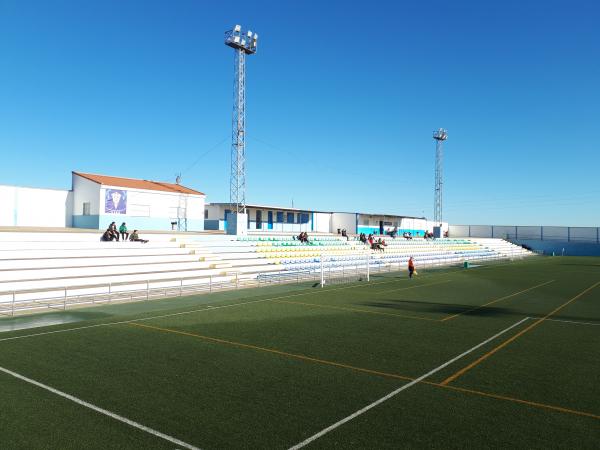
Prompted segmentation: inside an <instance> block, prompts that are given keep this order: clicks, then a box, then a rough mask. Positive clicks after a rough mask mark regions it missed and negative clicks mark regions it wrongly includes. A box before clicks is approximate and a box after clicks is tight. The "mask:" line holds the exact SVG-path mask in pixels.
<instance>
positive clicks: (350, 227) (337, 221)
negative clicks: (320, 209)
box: [331, 213, 357, 234]
mask: <svg viewBox="0 0 600 450" xmlns="http://www.w3.org/2000/svg"><path fill="white" fill-rule="evenodd" d="M356 220H357V214H356V213H333V214H332V215H331V232H332V233H337V230H338V229H340V230H343V229H346V232H347V233H348V234H356V230H357V228H356Z"/></svg>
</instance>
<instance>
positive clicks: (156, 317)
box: [0, 280, 398, 342]
mask: <svg viewBox="0 0 600 450" xmlns="http://www.w3.org/2000/svg"><path fill="white" fill-rule="evenodd" d="M394 281H398V280H391V281H381V282H379V283H371V284H370V286H373V285H377V284H387V283H392V282H394ZM352 288H356V286H343V287H338V288H329V289H325V290H324V291H321V290H319V291H313V290H309V291H306V292H299V293H296V294H289V295H282V296H279V297H269V298H263V299H260V300H252V301H249V302H239V303H232V304H230V305H222V306H212V305H210V304H207V305H206V307H205V308H201V309H194V310H191V311H182V312H178V313H169V314H161V315H158V316H151V317H142V318H137V319H130V320H121V321H118V322H107V323H99V324H96V325H85V326H83V327H73V328H66V329H63V330H55V331H44V332H42V333H33V334H24V335H21V336H12V337H7V338H2V339H0V342H4V341H13V340H15V339H25V338H30V337H35V336H45V335H48V334H57V333H66V332H69V331H78V330H87V329H89V328H98V327H108V326H112V325H122V324H128V323H132V322H141V321H144V320H153V319H162V318H165V317H174V316H183V315H187V314H194V313H197V312H205V311H213V310H215V309H222V308H232V307H234V306H244V305H250V304H253V303H262V302H270V301H273V300H282V299H285V298H291V297H299V296H302V295H309V294H316V293H322V292H328V291H339V290H341V289H352Z"/></svg>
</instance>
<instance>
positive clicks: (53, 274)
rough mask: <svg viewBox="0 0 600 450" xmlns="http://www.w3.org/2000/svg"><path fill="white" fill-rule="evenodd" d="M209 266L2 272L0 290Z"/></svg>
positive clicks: (194, 263) (206, 266) (178, 265)
mask: <svg viewBox="0 0 600 450" xmlns="http://www.w3.org/2000/svg"><path fill="white" fill-rule="evenodd" d="M208 268H209V264H208V263H204V262H199V261H198V262H181V263H166V264H165V263H158V264H132V265H124V266H102V267H75V268H68V269H65V268H58V269H57V268H53V269H31V270H15V271H9V270H6V271H0V290H1V289H2V286H1V285H2V284H3V283H6V282H12V281H32V282H35V281H36V280H42V279H61V278H63V279H65V278H74V277H95V276H110V275H120V274H135V273H155V272H174V271H184V270H203V269H208Z"/></svg>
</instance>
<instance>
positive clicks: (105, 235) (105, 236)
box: [100, 228, 116, 242]
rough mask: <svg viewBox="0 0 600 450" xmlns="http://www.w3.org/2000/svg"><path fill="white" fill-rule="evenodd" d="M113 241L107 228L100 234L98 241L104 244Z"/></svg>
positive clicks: (113, 237)
mask: <svg viewBox="0 0 600 450" xmlns="http://www.w3.org/2000/svg"><path fill="white" fill-rule="evenodd" d="M115 239H116V237H115V236H114V235H113V233H112V231H111V230H110V228H107V229H106V231H105V232H104V233H103V234H102V237H101V238H100V240H101V241H104V242H110V241H114V240H115Z"/></svg>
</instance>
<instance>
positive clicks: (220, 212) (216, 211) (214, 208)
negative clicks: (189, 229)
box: [205, 204, 225, 220]
mask: <svg viewBox="0 0 600 450" xmlns="http://www.w3.org/2000/svg"><path fill="white" fill-rule="evenodd" d="M205 208H206V211H208V217H207V219H208V220H219V219H221V220H223V219H225V208H224V207H223V206H221V205H211V204H207V205H206V206H205Z"/></svg>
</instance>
